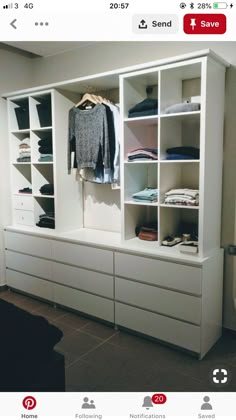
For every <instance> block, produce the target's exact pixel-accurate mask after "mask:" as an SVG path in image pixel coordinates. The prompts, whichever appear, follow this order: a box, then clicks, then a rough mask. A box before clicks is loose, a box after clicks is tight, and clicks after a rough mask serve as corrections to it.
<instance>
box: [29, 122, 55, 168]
mask: <svg viewBox="0 0 236 420" xmlns="http://www.w3.org/2000/svg"><path fill="white" fill-rule="evenodd" d="M31 147H32V162H33V163H37V162H40V163H46V164H47V162H53V139H52V129H51V128H48V129H44V130H33V131H32V132H31Z"/></svg>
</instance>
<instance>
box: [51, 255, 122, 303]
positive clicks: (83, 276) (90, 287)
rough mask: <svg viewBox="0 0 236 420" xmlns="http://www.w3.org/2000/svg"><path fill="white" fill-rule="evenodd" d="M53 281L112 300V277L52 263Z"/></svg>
mask: <svg viewBox="0 0 236 420" xmlns="http://www.w3.org/2000/svg"><path fill="white" fill-rule="evenodd" d="M53 280H54V281H55V282H57V283H61V284H63V285H64V286H69V287H74V288H76V289H80V290H84V291H86V292H90V293H94V294H98V295H102V296H104V297H108V298H111V299H113V298H114V290H113V277H112V276H108V275H107V274H101V273H97V272H95V271H90V270H83V269H82V268H77V267H72V266H69V265H65V264H58V263H53Z"/></svg>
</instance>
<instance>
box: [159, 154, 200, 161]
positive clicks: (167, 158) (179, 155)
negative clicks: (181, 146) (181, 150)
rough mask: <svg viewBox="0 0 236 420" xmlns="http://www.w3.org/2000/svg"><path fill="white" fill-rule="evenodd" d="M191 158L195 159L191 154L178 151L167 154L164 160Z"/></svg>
mask: <svg viewBox="0 0 236 420" xmlns="http://www.w3.org/2000/svg"><path fill="white" fill-rule="evenodd" d="M189 159H190V160H192V159H196V158H194V157H193V156H190V155H181V154H178V153H173V154H171V155H167V156H166V160H189Z"/></svg>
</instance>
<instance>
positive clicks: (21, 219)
mask: <svg viewBox="0 0 236 420" xmlns="http://www.w3.org/2000/svg"><path fill="white" fill-rule="evenodd" d="M13 218H14V221H15V223H17V224H19V225H25V226H34V213H33V212H32V211H27V210H13Z"/></svg>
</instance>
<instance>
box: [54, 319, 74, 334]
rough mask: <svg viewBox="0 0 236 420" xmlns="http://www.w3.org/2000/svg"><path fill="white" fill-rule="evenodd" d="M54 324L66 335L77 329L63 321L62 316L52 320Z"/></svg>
mask: <svg viewBox="0 0 236 420" xmlns="http://www.w3.org/2000/svg"><path fill="white" fill-rule="evenodd" d="M51 323H52V324H53V325H55V326H56V327H58V328H59V329H60V330H61V331H62V332H63V335H64V337H65V336H67V335H69V334H71V333H72V332H74V331H76V330H75V329H74V328H71V327H70V326H69V325H67V324H63V323H62V322H61V318H60V317H59V318H57V319H55V320H54V321H52V322H51Z"/></svg>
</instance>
